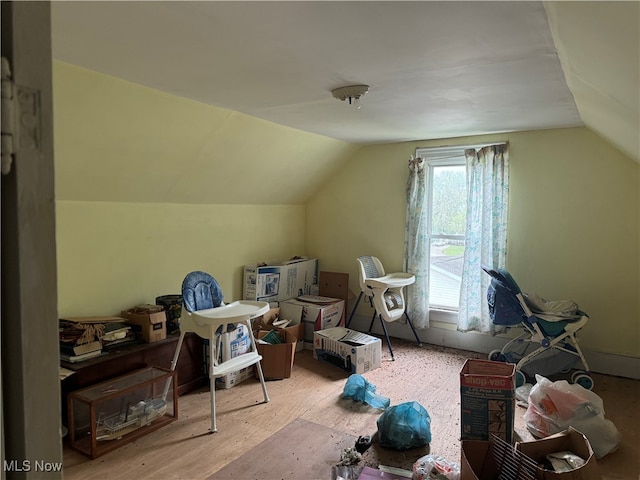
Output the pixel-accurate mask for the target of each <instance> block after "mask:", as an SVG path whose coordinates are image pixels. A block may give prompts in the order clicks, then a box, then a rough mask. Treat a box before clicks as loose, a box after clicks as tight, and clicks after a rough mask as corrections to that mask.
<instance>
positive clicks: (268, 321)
mask: <svg viewBox="0 0 640 480" xmlns="http://www.w3.org/2000/svg"><path fill="white" fill-rule="evenodd" d="M280 313H281V310H280V308H278V307H274V308H271V309H270V310H269V311H268V312H267V313H265V314H264V315H262V316H261V317H258V318H256V319H255V320H253V334H254V336H255V337H256V338H258V332H259V331H260V330H271V329H272V328H274V325H273V322H275V321H277V320H279V319H280ZM287 320H291V323H289V325H288V326H286V327H284V329H283V330H286V331H287V332H289V333H291V334H292V335H293V336H294V337H296V339H297V343H296V352H299V351H300V350H302V349H304V324H303V323H302V312H300V315H299V316H298V317H297V318H287Z"/></svg>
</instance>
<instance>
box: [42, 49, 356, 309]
mask: <svg viewBox="0 0 640 480" xmlns="http://www.w3.org/2000/svg"><path fill="white" fill-rule="evenodd" d="M53 67H54V68H53V89H54V98H53V100H54V135H55V138H54V140H55V181H56V185H55V187H56V192H55V195H56V215H57V219H56V220H57V225H56V231H57V262H58V289H59V294H58V309H59V314H60V315H61V316H79V315H113V314H116V313H118V312H119V311H120V310H121V309H123V308H128V307H131V306H134V305H137V304H140V303H154V300H155V297H156V296H159V295H165V294H172V293H180V286H181V282H182V279H183V278H184V276H185V274H186V273H188V272H189V271H191V270H204V271H207V272H209V273H211V274H212V275H214V276H215V277H216V279H217V280H218V281H219V282H220V283H221V286H222V289H223V292H224V294H225V298H226V300H227V301H231V300H237V299H240V298H241V297H242V267H243V265H245V264H249V263H255V262H261V261H279V260H284V259H287V258H290V257H292V256H294V255H304V253H305V252H304V234H305V232H304V223H305V207H304V204H305V202H306V201H307V199H308V198H309V197H310V196H311V195H312V194H313V192H314V190H315V189H316V188H317V186H318V185H320V184H322V182H323V181H324V180H325V179H326V178H329V177H330V176H331V175H333V173H334V172H335V171H336V170H337V169H339V168H340V167H341V165H342V163H343V162H344V161H345V159H347V158H349V157H350V156H351V155H352V154H353V152H355V151H357V150H358V148H359V147H358V146H355V145H350V144H348V143H346V142H342V141H338V140H334V139H330V138H327V137H322V136H320V135H315V134H311V133H308V132H302V131H299V130H295V129H292V128H288V127H283V126H280V125H276V124H274V123H271V122H266V121H263V120H260V119H257V118H254V117H250V116H247V115H243V114H241V113H238V112H233V111H230V110H225V109H221V108H217V107H213V106H210V105H205V104H202V103H198V102H194V101H191V100H188V99H185V98H180V97H176V96H173V95H169V94H166V93H163V92H159V91H157V90H153V89H150V88H146V87H143V86H141V85H136V84H133V83H130V82H126V81H123V80H120V79H117V78H114V77H110V76H107V75H103V74H100V73H97V72H93V71H90V70H85V69H82V68H79V67H75V66H73V65H68V64H65V63H62V62H55V61H54V64H53Z"/></svg>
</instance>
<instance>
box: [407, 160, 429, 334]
mask: <svg viewBox="0 0 640 480" xmlns="http://www.w3.org/2000/svg"><path fill="white" fill-rule="evenodd" d="M426 175H427V169H426V168H425V162H424V160H423V159H422V158H420V157H417V158H413V156H411V159H410V160H409V178H408V179H407V222H406V227H405V248H404V263H405V265H404V271H405V272H409V273H413V274H414V275H415V276H416V281H415V283H414V284H412V285H410V286H409V287H407V292H406V295H407V298H406V305H407V307H406V308H407V314H408V315H409V318H411V321H412V322H413V324H414V326H415V327H416V328H427V327H428V326H429V239H428V238H427V232H426V228H427V205H426V182H427V180H426Z"/></svg>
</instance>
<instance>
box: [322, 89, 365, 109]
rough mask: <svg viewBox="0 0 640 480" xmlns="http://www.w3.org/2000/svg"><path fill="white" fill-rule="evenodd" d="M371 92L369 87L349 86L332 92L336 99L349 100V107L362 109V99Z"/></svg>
mask: <svg viewBox="0 0 640 480" xmlns="http://www.w3.org/2000/svg"><path fill="white" fill-rule="evenodd" d="M368 91H369V85H349V86H347V87H340V88H335V89H333V90H331V93H332V94H333V97H334V98H337V99H338V100H342V101H345V100H347V99H348V100H349V105H354V106H355V107H356V108H360V97H362V96H363V95H364V94H365V93H367V92H368Z"/></svg>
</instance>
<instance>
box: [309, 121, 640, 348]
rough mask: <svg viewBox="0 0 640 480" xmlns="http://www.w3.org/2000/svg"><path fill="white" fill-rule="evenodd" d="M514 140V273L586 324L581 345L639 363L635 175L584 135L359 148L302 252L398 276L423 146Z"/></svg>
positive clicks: (329, 191)
mask: <svg viewBox="0 0 640 480" xmlns="http://www.w3.org/2000/svg"><path fill="white" fill-rule="evenodd" d="M500 140H508V141H509V143H510V152H511V162H510V180H511V184H510V205H509V207H510V211H509V224H508V227H509V237H508V254H507V255H508V258H507V267H508V269H509V270H510V271H511V273H512V274H513V275H514V277H515V278H516V280H517V281H518V283H519V284H520V286H521V287H522V289H523V290H525V291H531V292H536V293H538V294H540V295H541V296H543V297H545V298H548V299H565V298H570V299H573V300H575V301H576V302H578V304H579V305H580V307H581V308H582V309H583V310H585V311H586V312H587V313H588V314H589V315H590V318H591V320H590V322H589V324H588V326H587V327H586V328H585V329H584V330H583V333H582V334H581V342H582V343H581V344H582V345H583V347H586V348H589V349H591V350H595V351H600V352H604V353H614V354H618V355H624V356H632V357H640V303H639V292H640V271H639V266H640V257H639V252H640V249H639V246H640V234H639V223H640V197H639V192H640V188H639V185H640V165H638V164H637V163H636V162H634V161H633V160H631V159H630V158H629V157H627V156H626V155H624V154H622V153H621V152H620V151H619V150H616V149H615V148H613V147H611V146H610V145H609V144H608V143H606V142H605V141H603V140H602V139H600V138H599V137H598V136H596V135H594V134H593V133H591V132H590V131H589V130H587V129H582V128H576V129H562V130H547V131H536V132H523V133H510V134H504V135H492V136H481V137H469V138H462V139H449V140H441V141H423V142H407V143H397V144H387V145H375V146H369V147H366V148H363V149H362V150H360V151H359V152H358V153H357V154H356V155H355V156H354V157H353V158H352V160H350V161H349V163H348V165H347V166H346V167H345V168H344V169H343V170H342V171H341V172H340V174H339V175H336V176H335V177H334V178H332V179H331V180H330V181H328V182H327V183H326V184H325V185H324V186H323V188H322V189H321V190H320V191H319V192H318V193H317V194H316V195H315V196H314V198H313V199H312V200H311V201H310V202H309V203H308V204H307V223H306V228H307V241H306V251H307V253H308V254H309V255H312V256H317V257H318V258H319V259H320V262H321V265H322V268H323V269H328V270H337V271H345V272H349V274H350V285H351V289H352V290H353V291H354V292H358V291H359V287H358V280H357V278H358V277H357V270H356V262H355V258H356V257H357V256H360V255H368V254H370V255H375V256H378V257H380V258H381V259H382V261H383V263H384V264H385V267H386V268H387V269H388V270H390V271H391V270H399V269H401V268H402V257H403V242H404V219H405V205H406V202H405V182H406V179H407V160H408V159H409V156H410V155H411V154H412V153H414V151H415V148H416V147H428V146H443V145H455V144H458V145H465V144H476V143H486V142H490V141H500Z"/></svg>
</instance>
